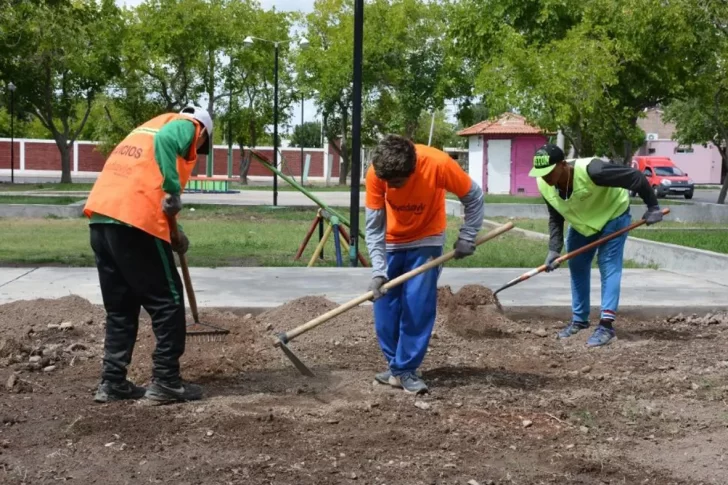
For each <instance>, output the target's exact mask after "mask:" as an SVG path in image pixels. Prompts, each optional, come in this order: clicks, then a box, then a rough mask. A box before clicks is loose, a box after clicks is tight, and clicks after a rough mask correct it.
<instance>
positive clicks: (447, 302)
mask: <svg viewBox="0 0 728 485" xmlns="http://www.w3.org/2000/svg"><path fill="white" fill-rule="evenodd" d="M437 304H438V313H439V314H440V315H441V317H442V319H443V323H444V324H445V325H446V326H447V328H448V329H449V330H450V331H452V332H454V333H455V334H457V335H459V336H461V337H464V338H487V337H496V338H497V337H499V336H502V335H501V334H504V333H507V332H508V330H509V329H511V328H512V327H513V322H512V321H511V320H509V319H508V318H506V317H505V315H503V308H502V307H501V305H500V303H499V302H498V299H497V298H496V297H495V295H493V292H492V291H491V290H490V289H488V288H486V287H484V286H480V285H466V286H464V287H462V288H461V289H460V291H458V292H457V293H453V292H452V289H451V288H450V287H449V286H444V287H441V288H438V292H437Z"/></svg>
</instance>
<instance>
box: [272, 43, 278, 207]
mask: <svg viewBox="0 0 728 485" xmlns="http://www.w3.org/2000/svg"><path fill="white" fill-rule="evenodd" d="M274 45H275V63H274V71H275V72H274V74H273V78H274V81H273V82H274V87H273V166H275V168H278V42H276V43H275V44H274ZM273 205H274V206H277V205H278V175H277V174H275V173H274V174H273Z"/></svg>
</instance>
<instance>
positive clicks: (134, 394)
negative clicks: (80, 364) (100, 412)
mask: <svg viewBox="0 0 728 485" xmlns="http://www.w3.org/2000/svg"><path fill="white" fill-rule="evenodd" d="M146 391H147V390H146V389H144V388H143V387H141V386H137V385H134V383H133V382H130V381H121V382H112V381H106V380H103V381H101V384H99V388H98V389H97V390H96V395H95V396H94V401H96V402H111V401H122V400H124V399H141V398H143V397H144V393H145V392H146Z"/></svg>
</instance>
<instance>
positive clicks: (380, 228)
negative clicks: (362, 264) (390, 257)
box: [366, 207, 387, 278]
mask: <svg viewBox="0 0 728 485" xmlns="http://www.w3.org/2000/svg"><path fill="white" fill-rule="evenodd" d="M386 233H387V211H386V210H385V209H370V208H368V207H367V208H366V243H367V250H368V251H369V259H370V260H371V262H372V277H373V278H376V277H377V276H382V277H384V278H386V277H387V254H386V249H387V245H386Z"/></svg>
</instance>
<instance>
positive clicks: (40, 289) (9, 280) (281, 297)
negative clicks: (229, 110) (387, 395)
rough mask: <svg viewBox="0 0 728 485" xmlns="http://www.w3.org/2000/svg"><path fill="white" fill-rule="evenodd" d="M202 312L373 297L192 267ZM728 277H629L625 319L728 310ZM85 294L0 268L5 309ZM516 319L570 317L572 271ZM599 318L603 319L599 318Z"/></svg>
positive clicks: (524, 290) (302, 280)
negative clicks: (13, 303) (314, 299)
mask: <svg viewBox="0 0 728 485" xmlns="http://www.w3.org/2000/svg"><path fill="white" fill-rule="evenodd" d="M524 271H525V270H524V269H518V268H515V269H459V268H445V269H444V270H443V272H442V276H441V277H440V286H444V285H450V286H451V287H452V289H453V291H457V290H458V289H460V288H461V287H462V286H464V285H467V284H473V283H475V284H482V285H484V286H487V287H488V288H491V289H493V290H495V289H496V288H498V287H499V286H501V285H503V284H505V283H506V282H508V281H509V280H511V279H513V278H515V277H516V276H518V275H520V274H522V273H523V272H524ZM191 273H192V282H193V284H194V287H195V292H196V296H197V301H198V305H199V306H200V307H203V308H204V307H215V308H235V309H240V310H246V311H257V310H261V309H265V308H270V307H273V306H277V305H281V304H283V303H285V302H287V301H290V300H293V299H296V298H300V297H302V296H307V295H319V296H325V297H327V298H329V299H331V300H333V301H335V302H337V303H340V304H341V303H345V302H347V301H349V300H351V299H352V298H355V297H357V296H359V295H361V294H362V293H364V292H366V291H367V285H368V284H369V279H370V274H371V273H370V270H369V269H367V268H216V269H210V268H192V269H191ZM727 293H728V278H727V277H726V276H725V275H724V274H722V273H718V272H716V273H715V274H692V275H684V274H678V273H673V272H667V271H656V270H636V269H635V270H624V275H623V278H622V294H621V304H620V313H621V314H632V315H636V316H645V317H647V316H663V315H673V314H677V313H680V312H683V313H700V312H711V311H715V310H728V299H726V294H727ZM67 295H78V296H81V297H83V298H86V299H88V300H90V301H91V302H92V303H96V304H101V303H102V300H101V293H100V291H99V285H98V276H97V274H96V270H95V268H38V269H34V268H0V303H7V302H11V301H15V300H28V299H35V298H59V297H63V296H67ZM498 298H499V300H500V302H501V303H502V304H503V306H504V307H505V308H506V310H507V311H508V312H509V313H510V314H511V315H513V316H520V315H543V316H558V317H560V318H565V319H567V318H569V316H570V311H569V310H570V305H571V292H570V285H569V273H568V270H565V269H562V270H558V271H556V272H554V273H551V274H546V273H543V274H540V275H537V276H535V277H533V278H531V279H530V280H528V281H525V282H523V283H521V284H519V285H517V286H514V287H512V288H509V289H508V290H505V291H503V292H502V293H500V294H499V295H498ZM599 301H600V283H599V272H598V271H597V270H594V271H592V296H591V304H592V307H593V308H594V310H595V311H598V305H599ZM595 314H596V313H595Z"/></svg>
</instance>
